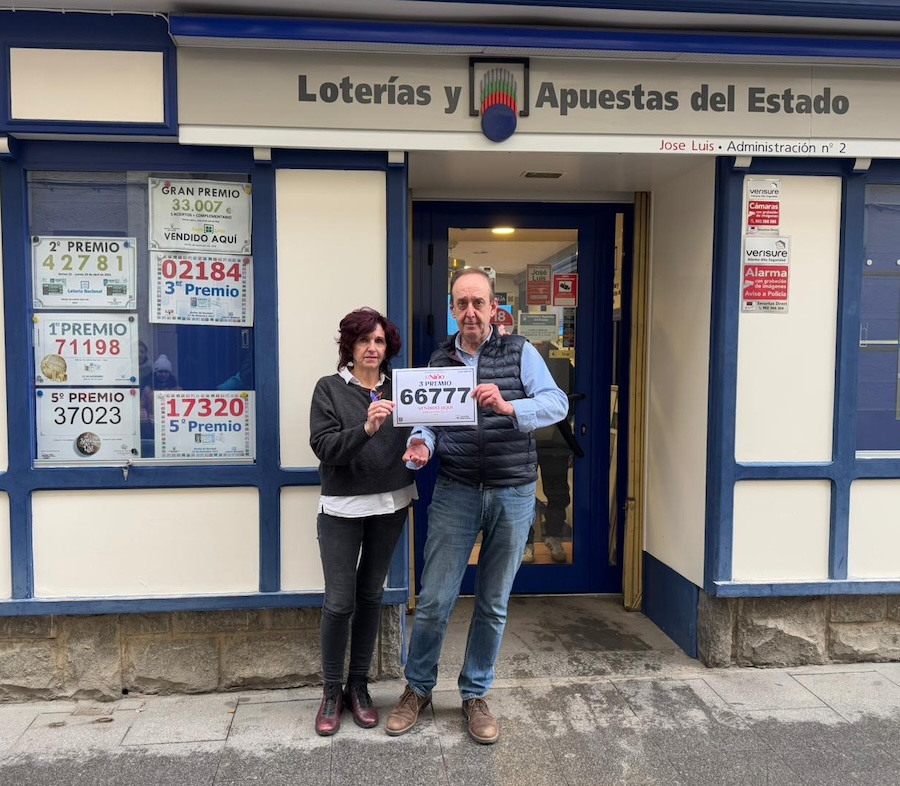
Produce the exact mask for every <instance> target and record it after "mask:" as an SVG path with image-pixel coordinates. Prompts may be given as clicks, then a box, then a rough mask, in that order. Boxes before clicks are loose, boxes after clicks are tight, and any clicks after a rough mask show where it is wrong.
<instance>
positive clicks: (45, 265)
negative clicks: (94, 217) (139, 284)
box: [31, 236, 137, 310]
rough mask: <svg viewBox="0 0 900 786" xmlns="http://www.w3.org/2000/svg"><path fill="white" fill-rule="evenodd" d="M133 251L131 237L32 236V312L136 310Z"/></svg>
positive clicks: (134, 252) (133, 240)
mask: <svg viewBox="0 0 900 786" xmlns="http://www.w3.org/2000/svg"><path fill="white" fill-rule="evenodd" d="M136 249H137V240H136V239H135V238H133V237H71V236H69V237H41V236H36V237H33V238H32V239H31V264H32V282H33V283H32V286H33V298H32V300H33V306H34V308H56V309H65V308H93V309H111V310H117V309H118V310H128V309H133V308H135V307H136V304H137V294H136V290H135V278H136V276H135V271H136V270H137V257H136Z"/></svg>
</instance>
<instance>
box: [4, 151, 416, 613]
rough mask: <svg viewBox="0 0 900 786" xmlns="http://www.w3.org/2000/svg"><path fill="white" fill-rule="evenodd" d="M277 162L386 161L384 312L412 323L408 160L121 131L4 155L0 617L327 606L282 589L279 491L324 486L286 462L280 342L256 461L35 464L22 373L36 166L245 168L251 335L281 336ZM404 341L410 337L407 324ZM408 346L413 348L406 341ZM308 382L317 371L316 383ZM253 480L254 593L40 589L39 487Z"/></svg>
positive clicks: (262, 343) (399, 585)
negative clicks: (261, 156) (0, 571)
mask: <svg viewBox="0 0 900 786" xmlns="http://www.w3.org/2000/svg"><path fill="white" fill-rule="evenodd" d="M277 168H306V169H358V170H380V171H383V172H385V173H386V191H387V205H388V232H387V241H386V242H387V252H388V293H389V295H388V314H389V316H390V317H391V319H392V320H393V321H395V323H396V324H398V325H402V326H406V325H407V324H408V271H407V261H406V260H407V258H408V256H407V245H408V241H407V234H408V217H407V215H406V211H407V202H406V199H407V176H406V161H405V159H402V160H394V159H391V161H390V163H389V157H388V155H387V154H380V153H332V152H312V151H311V152H307V151H273V153H272V157H271V161H265V162H257V161H255V160H254V159H253V154H252V151H250V150H247V149H238V150H227V149H210V148H202V147H180V146H176V145H161V144H156V145H154V144H142V145H141V144H133V143H127V142H118V143H114V144H102V143H92V142H85V143H63V142H45V141H24V142H22V143H21V144H20V145H19V146H18V148H17V151H16V157H15V158H12V159H0V204H2V207H3V210H2V222H3V223H2V242H3V246H2V248H3V261H4V265H3V277H4V298H5V318H6V341H7V356H6V364H7V365H6V375H7V400H8V407H9V412H10V413H12V416H11V417H10V419H9V436H8V440H9V456H10V459H9V468H8V471H7V472H5V473H0V492H3V493H5V494H6V495H7V496H8V498H9V507H10V519H11V550H12V598H11V599H9V600H4V601H0V616H11V615H34V614H70V613H85V614H97V613H119V612H148V611H171V610H180V611H195V610H208V609H233V608H271V607H297V606H319V605H321V602H322V595H321V593H296V592H282V591H281V589H280V586H281V571H280V559H281V554H280V545H281V544H280V530H281V522H280V502H279V495H280V490H281V489H282V488H285V487H290V486H316V485H318V484H319V482H320V481H319V474H318V471H317V469H316V468H314V467H309V468H297V469H284V468H282V467H281V466H280V465H279V463H278V455H279V450H278V435H279V398H278V384H277V383H278V377H279V375H278V353H277V352H273V351H259V352H257V353H255V357H254V361H255V368H254V377H255V380H256V383H257V412H258V415H257V461H256V462H255V464H251V465H216V466H202V465H193V466H165V465H159V464H150V465H143V466H140V467H135V468H132V469H131V470H130V472H128V473H127V476H126V475H125V473H123V471H122V469H121V468H119V467H60V468H54V469H52V470H42V469H36V468H35V467H34V466H33V462H32V454H33V449H32V445H33V442H34V433H33V428H34V411H33V409H34V407H33V396H32V393H31V390H32V389H31V386H30V385H28V384H26V380H27V377H26V376H24V375H23V374H22V373H21V370H22V369H27V368H29V367H30V366H31V364H32V363H33V359H32V357H31V290H30V286H31V282H30V275H29V268H30V237H29V220H28V219H29V212H28V210H29V207H28V206H29V189H28V177H29V173H32V172H53V171H55V172H76V173H86V172H127V171H132V172H133V171H142V172H169V173H176V174H177V173H189V174H191V175H195V176H201V175H202V176H209V175H216V176H220V177H227V176H232V177H234V178H235V179H239V178H245V179H248V180H249V181H250V182H252V184H253V212H252V216H253V218H252V221H253V226H252V234H253V256H254V269H255V276H256V285H255V293H254V294H255V300H256V320H255V323H254V329H253V331H254V335H253V339H254V344H255V346H256V347H257V348H266V349H267V350H268V349H269V348H272V347H276V346H277V345H278V317H277V291H276V283H275V282H276V275H275V274H276V260H277V249H276V228H275V218H274V217H275V170H276V169H277ZM403 338H404V347H408V344H407V342H406V335H405V329H404V336H403ZM407 351H408V350H407ZM310 384H312V382H311V383H310ZM228 486H245V487H246V486H254V487H256V488H257V489H258V490H259V499H260V511H259V522H260V524H259V526H260V586H259V592H258V593H251V594H246V595H228V596H209V597H191V598H110V599H103V600H90V601H87V600H77V599H59V600H56V599H35V598H34V580H33V554H32V546H31V542H32V531H31V502H30V496H31V494H32V493H33V492H35V491H40V490H74V489H85V490H92V489H126V488H197V487H213V488H214V487H228ZM407 575H408V554H407V552H406V548H405V541H404V546H403V548H401V549H400V550H398V553H397V555H396V556H395V560H394V563H393V564H392V566H391V570H390V572H389V574H388V589H387V590H386V592H385V595H384V603H386V604H399V603H405V602H406V601H407V600H408V597H409V591H408V581H407Z"/></svg>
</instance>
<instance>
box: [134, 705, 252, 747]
mask: <svg viewBox="0 0 900 786" xmlns="http://www.w3.org/2000/svg"><path fill="white" fill-rule="evenodd" d="M236 707H237V697H236V696H233V695H230V694H227V693H214V694H206V695H202V696H159V697H157V698H155V699H154V700H153V701H148V702H147V705H146V707H145V708H144V710H143V712H140V713H138V714H137V716H136V718H135V720H134V722H133V723H132V724H131V728H130V729H129V730H128V734H127V735H126V736H125V739H124V740H123V743H122V744H123V745H159V744H163V743H178V742H206V741H210V740H223V741H224V740H225V738H226V737H227V736H228V729H229V728H230V726H231V721H232V719H233V717H234V712H235V709H236Z"/></svg>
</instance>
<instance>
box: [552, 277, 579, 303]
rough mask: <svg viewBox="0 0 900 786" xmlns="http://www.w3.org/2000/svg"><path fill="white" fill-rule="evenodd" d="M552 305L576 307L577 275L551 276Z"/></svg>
mask: <svg viewBox="0 0 900 786" xmlns="http://www.w3.org/2000/svg"><path fill="white" fill-rule="evenodd" d="M553 305H554V306H577V305H578V274H577V273H564V274H561V275H555V276H553Z"/></svg>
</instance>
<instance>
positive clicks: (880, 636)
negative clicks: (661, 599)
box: [697, 592, 900, 666]
mask: <svg viewBox="0 0 900 786" xmlns="http://www.w3.org/2000/svg"><path fill="white" fill-rule="evenodd" d="M697 655H698V657H699V658H700V660H701V661H702V662H703V663H705V664H706V665H707V666H732V665H734V666H801V665H806V664H823V663H853V662H862V661H897V660H900V596H897V595H844V596H823V597H811V598H714V597H711V596H709V595H706V594H705V593H704V592H701V593H700V603H699V609H698V620H697Z"/></svg>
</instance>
